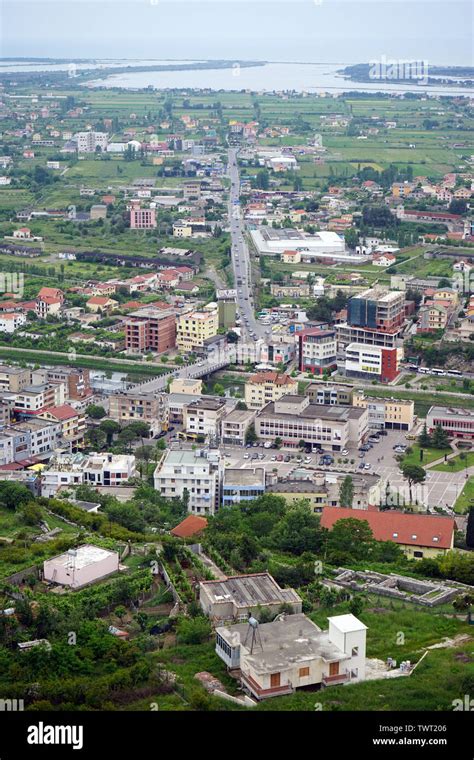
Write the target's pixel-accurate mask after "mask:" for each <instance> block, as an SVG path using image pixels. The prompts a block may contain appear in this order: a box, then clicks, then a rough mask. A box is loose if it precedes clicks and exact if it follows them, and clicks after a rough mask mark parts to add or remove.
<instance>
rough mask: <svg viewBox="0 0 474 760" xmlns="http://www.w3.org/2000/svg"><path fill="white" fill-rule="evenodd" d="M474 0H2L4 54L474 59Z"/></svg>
mask: <svg viewBox="0 0 474 760" xmlns="http://www.w3.org/2000/svg"><path fill="white" fill-rule="evenodd" d="M473 7H474V5H473V2H472V0H391V1H390V2H385V0H251V1H248V0H210V1H209V0H94V1H93V2H91V0H0V56H1V57H7V56H12V57H28V56H35V57H58V58H66V59H68V58H87V57H94V58H108V57H114V58H174V59H183V58H199V59H207V58H209V59H216V58H225V59H228V60H242V59H243V60H245V59H247V60H248V59H254V60H268V61H300V62H316V63H318V62H320V63H326V62H327V63H334V62H335V63H362V62H368V61H370V60H374V59H380V58H381V57H382V56H385V57H386V58H391V59H397V60H400V59H416V60H424V61H427V62H428V63H429V64H430V65H435V64H446V65H447V64H451V65H471V66H472V65H474V53H473V40H474V35H473V32H474V26H473Z"/></svg>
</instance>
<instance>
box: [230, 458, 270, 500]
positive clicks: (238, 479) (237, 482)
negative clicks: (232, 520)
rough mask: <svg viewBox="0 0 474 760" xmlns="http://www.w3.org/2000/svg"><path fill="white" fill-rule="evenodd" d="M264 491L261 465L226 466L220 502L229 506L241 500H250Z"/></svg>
mask: <svg viewBox="0 0 474 760" xmlns="http://www.w3.org/2000/svg"><path fill="white" fill-rule="evenodd" d="M264 493H265V470H264V468H263V467H255V468H253V469H250V468H240V469H237V468H235V469H234V468H230V467H226V468H225V470H224V476H223V481H222V504H223V505H224V506H231V505H232V504H240V502H242V501H252V500H253V499H257V498H258V497H259V496H262V494H264Z"/></svg>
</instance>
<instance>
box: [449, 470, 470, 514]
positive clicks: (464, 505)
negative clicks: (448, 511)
mask: <svg viewBox="0 0 474 760" xmlns="http://www.w3.org/2000/svg"><path fill="white" fill-rule="evenodd" d="M473 505H474V478H469V480H468V481H467V483H466V485H465V486H464V488H463V489H462V491H461V493H460V494H459V496H458V498H457V499H456V503H455V505H454V511H455V512H458V513H459V514H464V512H467V511H468V509H469V507H472V506H473Z"/></svg>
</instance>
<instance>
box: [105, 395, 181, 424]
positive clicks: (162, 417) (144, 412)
mask: <svg viewBox="0 0 474 760" xmlns="http://www.w3.org/2000/svg"><path fill="white" fill-rule="evenodd" d="M109 417H111V418H112V419H113V420H115V421H116V422H136V421H137V420H139V421H140V422H148V423H157V422H158V423H160V425H163V423H164V422H166V419H167V411H166V406H165V404H164V403H163V396H162V395H161V394H156V395H155V394H154V393H145V392H144V393H140V392H139V391H121V392H119V393H113V394H112V395H111V396H109Z"/></svg>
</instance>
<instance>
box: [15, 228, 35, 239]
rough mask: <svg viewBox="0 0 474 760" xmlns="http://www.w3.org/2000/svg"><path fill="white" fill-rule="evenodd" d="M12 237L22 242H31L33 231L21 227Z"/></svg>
mask: <svg viewBox="0 0 474 760" xmlns="http://www.w3.org/2000/svg"><path fill="white" fill-rule="evenodd" d="M12 237H14V238H18V239H20V240H29V239H30V238H31V230H30V228H29V227H20V228H19V229H18V230H14V231H13V235H12Z"/></svg>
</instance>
